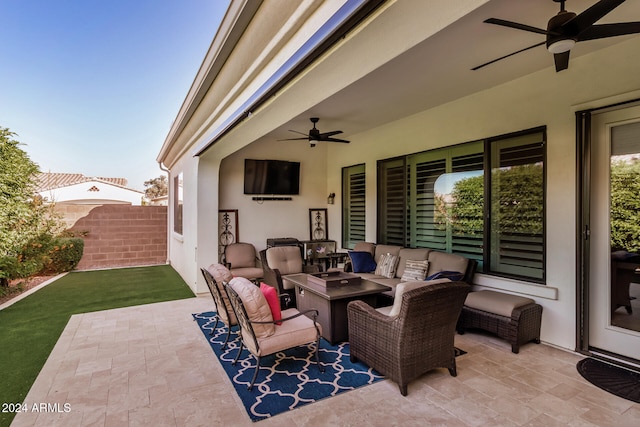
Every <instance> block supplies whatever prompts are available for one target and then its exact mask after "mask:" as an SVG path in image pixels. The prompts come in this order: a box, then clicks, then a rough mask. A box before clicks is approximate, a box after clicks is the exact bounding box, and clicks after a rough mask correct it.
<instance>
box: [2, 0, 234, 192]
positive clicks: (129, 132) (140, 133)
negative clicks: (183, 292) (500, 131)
mask: <svg viewBox="0 0 640 427" xmlns="http://www.w3.org/2000/svg"><path fill="white" fill-rule="evenodd" d="M228 3H229V1H228V0H109V1H104V0H103V1H97V0H0V16H1V17H2V23H1V24H0V61H1V63H0V127H3V128H9V129H10V130H11V131H13V132H14V133H16V134H17V136H16V137H15V139H17V140H18V141H20V142H22V143H24V144H25V145H23V146H22V149H24V150H25V151H26V152H27V153H28V154H29V156H30V157H31V159H32V160H34V161H35V162H36V163H38V164H39V165H40V168H41V170H42V171H44V172H48V171H50V172H68V173H82V174H85V175H87V176H104V177H123V178H127V179H128V180H129V186H130V187H132V188H136V189H139V190H143V189H144V185H143V183H144V181H146V180H149V179H151V178H155V177H157V176H160V175H161V174H162V171H161V170H160V169H159V167H158V164H157V163H156V160H155V159H156V157H157V155H158V152H159V151H160V147H161V146H162V143H163V142H164V138H165V137H166V135H167V133H168V131H169V128H170V127H171V122H172V121H173V119H174V118H175V117H176V115H177V113H178V110H179V108H180V106H181V104H182V101H183V100H184V98H185V96H186V94H187V91H188V90H189V87H190V86H191V83H192V81H193V78H194V77H195V75H196V72H197V71H198V68H199V67H200V64H201V63H202V60H203V59H204V56H205V54H206V52H207V49H208V48H209V45H210V44H211V41H212V40H213V37H214V36H215V33H216V31H217V29H218V25H219V23H220V21H221V20H222V17H223V16H224V13H225V11H226V9H227V6H228Z"/></svg>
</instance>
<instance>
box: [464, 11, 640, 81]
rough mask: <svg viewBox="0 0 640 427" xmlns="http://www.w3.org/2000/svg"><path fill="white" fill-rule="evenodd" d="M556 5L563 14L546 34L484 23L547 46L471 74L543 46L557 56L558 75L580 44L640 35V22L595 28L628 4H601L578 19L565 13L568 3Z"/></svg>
mask: <svg viewBox="0 0 640 427" xmlns="http://www.w3.org/2000/svg"><path fill="white" fill-rule="evenodd" d="M553 1H554V2H556V3H560V12H558V14H557V15H555V16H552V17H551V19H549V22H548V23H547V29H546V30H543V29H541V28H536V27H532V26H530V25H526V24H521V23H518V22H512V21H506V20H504V19H498V18H489V19H487V20H485V21H484V22H485V23H487V24H493V25H499V26H502V27H508V28H513V29H516V30H521V31H528V32H532V33H536V34H542V35H545V36H546V43H545V42H542V43H537V44H535V45H533V46H529V47H526V48H524V49H520V50H518V51H516V52H513V53H510V54H508V55H504V56H502V57H500V58H498V59H494V60H492V61H489V62H486V63H484V64H482V65H479V66H477V67H474V68H472V70H474V71H475V70H479V69H481V68H484V67H486V66H487V65H491V64H493V63H495V62H498V61H500V60H503V59H506V58H509V57H511V56H513V55H515V54H518V53H520V52H524V51H526V50H529V49H532V48H534V47H537V46H540V45H541V44H546V45H547V50H548V51H549V52H550V53H552V54H553V55H554V62H555V66H556V72H558V71H562V70H566V69H567V68H568V67H569V52H570V51H571V49H572V48H573V46H575V44H576V43H577V42H582V41H588V40H596V39H605V38H609V37H615V36H623V35H628V34H638V33H640V22H621V23H617V24H599V25H596V22H597V21H599V20H600V19H601V18H602V17H604V16H605V15H607V14H608V13H609V12H611V11H612V10H613V9H615V8H616V7H618V6H620V5H621V4H622V3H624V2H625V0H600V1H598V2H596V3H595V4H594V5H593V6H591V7H589V8H588V9H587V10H585V11H583V12H582V13H580V14H579V15H576V14H575V13H574V12H568V11H567V10H566V9H565V7H564V4H565V0H553Z"/></svg>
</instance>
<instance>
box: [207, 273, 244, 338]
mask: <svg viewBox="0 0 640 427" xmlns="http://www.w3.org/2000/svg"><path fill="white" fill-rule="evenodd" d="M207 270H209V273H211V275H212V276H213V278H214V279H215V281H216V285H217V286H218V289H219V290H220V295H221V296H222V301H223V302H224V306H225V307H226V308H227V310H226V311H227V312H226V313H224V312H223V310H218V311H219V313H218V316H220V319H222V321H223V322H224V323H225V324H226V325H227V326H229V325H237V324H238V319H236V314H235V312H234V311H233V307H231V301H229V295H227V290H226V289H225V288H224V284H225V283H229V281H230V280H231V279H233V275H232V274H231V272H230V271H229V270H228V269H227V267H225V266H224V265H222V264H211V265H210V266H209V268H207Z"/></svg>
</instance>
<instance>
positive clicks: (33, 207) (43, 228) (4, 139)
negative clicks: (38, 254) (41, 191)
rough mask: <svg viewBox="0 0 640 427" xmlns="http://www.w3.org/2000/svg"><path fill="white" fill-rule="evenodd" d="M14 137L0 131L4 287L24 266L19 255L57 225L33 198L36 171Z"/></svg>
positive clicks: (48, 210)
mask: <svg viewBox="0 0 640 427" xmlns="http://www.w3.org/2000/svg"><path fill="white" fill-rule="evenodd" d="M14 135H15V134H14V133H13V132H11V131H10V130H9V129H7V128H2V127H0V282H1V283H0V284H3V285H6V284H7V279H9V278H13V277H15V276H16V275H17V276H18V277H20V273H19V272H17V270H19V269H20V268H22V267H26V266H25V265H21V259H20V254H21V253H23V252H24V251H25V248H26V247H27V246H29V245H30V244H32V243H33V242H34V241H36V240H37V239H39V238H40V237H41V236H44V235H53V234H54V233H55V232H56V231H57V230H58V229H59V221H58V220H57V218H56V217H55V215H52V214H51V212H52V211H51V207H50V206H47V205H45V204H43V203H42V199H41V198H40V197H37V196H36V194H37V193H36V191H35V189H36V178H37V175H38V173H39V172H40V168H39V167H38V165H37V164H36V163H34V162H33V161H32V160H31V159H30V158H29V156H28V154H27V153H26V152H25V151H24V150H22V149H21V148H20V145H21V144H20V143H19V142H18V141H16V140H15V139H13V137H14Z"/></svg>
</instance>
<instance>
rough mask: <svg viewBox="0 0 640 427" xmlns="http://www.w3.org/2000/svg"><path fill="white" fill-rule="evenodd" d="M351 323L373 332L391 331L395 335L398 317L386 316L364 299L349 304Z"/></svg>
mask: <svg viewBox="0 0 640 427" xmlns="http://www.w3.org/2000/svg"><path fill="white" fill-rule="evenodd" d="M347 311H348V313H349V325H350V326H351V325H352V324H353V325H354V327H359V328H362V329H365V330H369V331H370V332H371V333H372V334H380V333H387V332H388V333H390V334H391V335H395V332H392V330H393V331H395V329H396V328H397V323H398V321H397V318H395V317H389V316H386V315H384V314H382V313H380V312H379V311H377V310H376V309H375V308H373V307H371V306H370V305H369V304H367V303H365V302H364V301H359V300H356V301H351V302H350V303H349V304H348V305H347ZM385 331H386V332H385Z"/></svg>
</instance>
